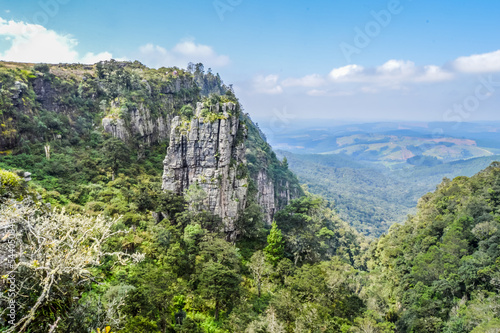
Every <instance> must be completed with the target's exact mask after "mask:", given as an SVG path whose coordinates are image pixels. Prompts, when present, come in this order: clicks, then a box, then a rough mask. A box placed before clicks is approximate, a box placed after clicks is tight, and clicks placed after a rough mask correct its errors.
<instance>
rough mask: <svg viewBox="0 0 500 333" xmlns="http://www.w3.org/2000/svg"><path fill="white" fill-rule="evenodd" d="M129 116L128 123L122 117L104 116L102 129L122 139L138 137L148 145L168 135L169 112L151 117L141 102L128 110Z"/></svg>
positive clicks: (166, 137)
mask: <svg viewBox="0 0 500 333" xmlns="http://www.w3.org/2000/svg"><path fill="white" fill-rule="evenodd" d="M129 116H130V124H129V125H127V124H126V123H125V120H124V119H121V118H118V117H115V116H107V117H104V118H103V119H102V122H101V125H102V127H103V129H104V131H106V132H108V133H110V134H111V135H113V136H114V137H115V138H119V139H121V140H122V141H128V140H130V138H132V137H138V138H140V139H141V142H142V143H144V144H146V145H147V146H150V145H152V144H154V143H158V142H160V141H164V140H165V139H168V137H169V135H170V123H171V122H172V119H171V117H172V116H171V115H170V114H168V115H166V116H163V115H159V116H156V117H153V116H152V115H151V111H150V110H149V109H148V108H147V107H145V106H144V105H142V104H141V105H139V107H138V108H135V109H133V110H131V111H129Z"/></svg>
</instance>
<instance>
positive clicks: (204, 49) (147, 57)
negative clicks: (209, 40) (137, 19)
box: [139, 40, 230, 67]
mask: <svg viewBox="0 0 500 333" xmlns="http://www.w3.org/2000/svg"><path fill="white" fill-rule="evenodd" d="M139 57H140V60H141V61H142V62H144V63H145V64H146V65H148V66H151V67H162V66H179V67H185V66H186V65H187V64H188V63H189V62H193V63H198V62H202V63H203V64H205V66H208V67H210V66H214V67H223V66H226V65H228V64H229V63H230V59H229V57H228V56H226V55H220V54H218V53H217V52H215V50H214V49H213V48H212V47H211V46H208V45H203V44H196V43H195V42H194V41H189V40H188V41H183V42H180V43H178V44H177V45H175V46H174V47H173V48H172V49H171V50H167V49H166V48H164V47H161V46H159V45H154V44H146V45H143V46H141V47H140V49H139Z"/></svg>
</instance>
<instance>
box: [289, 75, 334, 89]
mask: <svg viewBox="0 0 500 333" xmlns="http://www.w3.org/2000/svg"><path fill="white" fill-rule="evenodd" d="M325 83H326V80H325V79H324V78H323V77H322V76H321V75H318V74H311V75H306V76H304V77H301V78H298V79H297V78H289V79H286V80H284V81H283V82H282V84H283V86H285V87H320V86H322V85H324V84H325Z"/></svg>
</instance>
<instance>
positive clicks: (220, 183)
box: [163, 103, 248, 234]
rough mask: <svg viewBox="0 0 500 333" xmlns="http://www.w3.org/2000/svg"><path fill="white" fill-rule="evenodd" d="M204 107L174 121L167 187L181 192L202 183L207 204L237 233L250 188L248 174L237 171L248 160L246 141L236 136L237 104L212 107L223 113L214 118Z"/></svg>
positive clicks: (167, 160)
mask: <svg viewBox="0 0 500 333" xmlns="http://www.w3.org/2000/svg"><path fill="white" fill-rule="evenodd" d="M202 107H203V105H202V104H201V103H198V105H197V108H196V115H195V117H194V118H193V119H192V120H191V121H190V122H182V120H181V118H180V117H175V118H174V119H173V121H172V130H171V133H170V145H169V148H168V149H167V156H166V158H165V161H164V173H163V189H164V190H169V191H173V192H176V193H179V194H181V193H183V192H185V191H186V190H187V189H188V188H189V186H190V185H192V184H198V185H199V186H200V187H201V188H202V189H203V190H204V191H205V192H206V194H207V197H206V199H205V200H204V201H205V202H204V204H205V207H206V208H208V209H209V210H210V211H211V212H213V213H214V214H216V215H218V216H220V217H221V218H222V220H223V222H224V231H225V232H226V233H229V234H233V233H235V231H236V226H235V222H236V219H237V217H238V214H239V212H241V211H243V209H244V208H245V204H246V200H247V189H248V180H247V178H245V177H239V176H238V172H237V171H238V165H239V164H241V163H245V162H246V161H245V156H244V154H245V147H244V144H243V142H240V143H238V142H237V140H236V138H237V134H238V130H239V129H240V128H239V126H240V122H239V118H238V115H237V110H236V108H237V106H236V105H235V104H233V103H227V104H223V105H222V106H219V105H216V106H215V107H212V110H211V111H212V112H215V113H219V114H220V115H221V116H222V117H220V118H222V119H216V120H215V121H213V122H210V121H209V120H208V119H206V118H203V117H202V116H201V114H200V113H201V110H202Z"/></svg>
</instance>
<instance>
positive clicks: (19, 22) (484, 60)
mask: <svg viewBox="0 0 500 333" xmlns="http://www.w3.org/2000/svg"><path fill="white" fill-rule="evenodd" d="M3 4H4V7H3V8H2V9H1V10H0V17H1V21H0V58H1V59H5V60H14V61H30V62H94V61H98V60H101V59H107V58H111V57H113V58H116V59H124V60H135V59H138V60H139V61H141V62H143V63H145V64H147V65H149V66H152V67H158V66H168V65H177V66H182V67H185V66H186V65H187V62H189V61H193V62H198V61H202V62H204V63H205V67H206V68H208V67H212V68H213V70H214V71H215V72H219V73H220V74H221V76H222V78H223V79H224V80H225V81H226V83H234V85H235V88H236V91H237V94H238V96H239V97H240V99H241V102H242V103H243V105H244V107H245V109H246V111H247V112H249V113H250V114H251V115H252V116H253V117H254V118H256V119H258V120H260V121H261V122H262V121H267V122H270V121H271V120H270V119H274V118H282V117H283V115H285V117H289V118H290V119H301V118H329V119H338V120H356V121H371V120H438V121H443V120H448V121H458V119H461V120H462V121H474V120H484V119H488V120H491V119H495V120H500V112H498V111H499V110H498V109H499V106H500V85H499V84H495V82H500V51H499V50H500V36H499V35H498V31H500V20H499V19H498V18H499V17H500V2H498V1H496V0H488V1H485V0H483V1H475V2H472V1H459V2H457V1H451V0H440V1H439V2H438V1H430V0H413V1H411V0H400V1H397V0H385V1H379V0H370V1H367V0H359V1H354V0H329V1H314V2H313V1H309V2H306V1H301V2H298V1H260V0H252V1H250V0H215V1H213V0H184V1H180V0H163V1H153V0H145V1H141V2H138V1H130V0H122V1H109V0H108V1H103V0H100V1H96V0H86V1H77V0H38V1H32V0H24V1H19V0H17V1H13V0H8V1H3ZM360 31H361V33H360ZM346 50H347V51H346ZM483 81H485V82H490V83H489V84H488V83H486V86H485V85H484V83H482V82H483ZM478 86H482V88H479V89H478Z"/></svg>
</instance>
